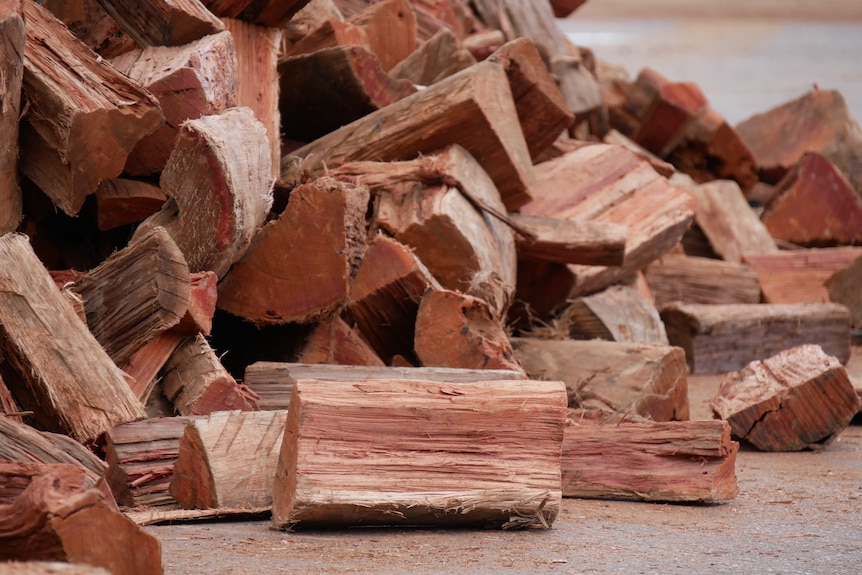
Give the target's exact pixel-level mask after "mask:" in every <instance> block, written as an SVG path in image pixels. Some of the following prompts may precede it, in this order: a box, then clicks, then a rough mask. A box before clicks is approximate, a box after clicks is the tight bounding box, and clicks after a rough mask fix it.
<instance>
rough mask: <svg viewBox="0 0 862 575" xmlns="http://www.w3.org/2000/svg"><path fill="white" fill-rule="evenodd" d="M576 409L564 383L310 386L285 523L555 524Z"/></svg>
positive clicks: (292, 426) (281, 509)
mask: <svg viewBox="0 0 862 575" xmlns="http://www.w3.org/2000/svg"><path fill="white" fill-rule="evenodd" d="M565 404H566V398H565V389H564V387H563V384H562V383H561V382H549V381H530V380H521V381H518V380H514V381H513V380H509V381H488V382H475V383H461V384H453V383H432V382H421V381H410V380H394V381H384V380H368V381H363V382H358V383H338V382H324V381H314V380H308V381H298V382H297V383H296V386H295V387H294V390H293V397H292V398H291V400H290V409H289V410H288V419H287V424H286V426H285V433H284V440H283V442H282V451H281V456H280V458H279V462H278V468H277V471H276V478H275V485H274V487H273V514H272V517H273V524H274V526H276V527H280V528H290V527H293V526H296V525H300V526H304V525H310V526H314V525H317V526H325V525H452V526H454V525H479V526H489V527H502V528H503V529H514V528H526V527H540V528H541V527H544V528H548V527H550V525H551V524H552V523H553V521H554V519H555V518H556V516H557V513H558V512H559V509H560V502H561V497H562V495H561V492H560V449H561V445H562V439H563V425H564V422H565V416H566V409H565Z"/></svg>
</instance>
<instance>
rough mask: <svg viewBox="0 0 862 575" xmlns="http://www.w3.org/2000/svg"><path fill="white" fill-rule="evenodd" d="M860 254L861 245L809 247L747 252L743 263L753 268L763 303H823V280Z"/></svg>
mask: <svg viewBox="0 0 862 575" xmlns="http://www.w3.org/2000/svg"><path fill="white" fill-rule="evenodd" d="M860 256H862V247H849V246H848V247H838V248H821V249H817V248H812V249H807V250H794V251H783V252H778V253H774V254H762V255H749V256H747V257H746V258H745V263H747V264H748V265H749V266H751V268H752V269H754V271H756V272H757V274H758V277H759V278H760V289H761V290H762V291H763V301H765V302H766V303H806V302H808V303H825V302H828V301H831V300H830V297H829V290H828V289H827V288H826V286H825V285H824V284H825V283H826V280H828V279H829V277H830V276H831V275H832V274H834V273H835V272H837V271H839V270H841V269H844V268H845V267H847V266H848V265H850V264H851V263H852V262H853V261H854V260H856V258H858V257H860Z"/></svg>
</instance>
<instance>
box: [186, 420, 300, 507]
mask: <svg viewBox="0 0 862 575" xmlns="http://www.w3.org/2000/svg"><path fill="white" fill-rule="evenodd" d="M286 417H287V412H286V411H219V412H215V413H212V414H210V415H209V416H207V417H202V418H196V419H193V420H189V421H188V422H187V423H186V427H185V431H184V432H183V436H182V437H181V438H180V442H179V456H178V457H177V460H176V463H174V471H173V477H172V478H171V484H170V493H171V495H173V497H174V498H175V499H176V500H177V502H178V503H179V505H180V507H182V508H184V509H195V508H198V509H210V508H219V507H223V508H228V509H234V508H242V507H253V508H259V507H269V506H270V505H272V484H273V480H274V478H275V468H276V464H277V463H278V454H279V452H280V451H281V439H282V435H283V434H284V422H285V419H286ZM228 437H229V438H230V439H229V440H228V439H226V438H228Z"/></svg>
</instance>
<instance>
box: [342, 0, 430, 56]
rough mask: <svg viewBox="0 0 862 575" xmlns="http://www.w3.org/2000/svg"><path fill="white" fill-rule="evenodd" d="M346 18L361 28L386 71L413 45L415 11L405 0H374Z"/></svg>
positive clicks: (409, 51) (409, 52) (411, 48)
mask: <svg viewBox="0 0 862 575" xmlns="http://www.w3.org/2000/svg"><path fill="white" fill-rule="evenodd" d="M348 21H349V22H350V23H351V24H354V25H356V26H358V27H359V28H361V29H362V30H363V31H364V32H365V37H366V38H367V39H368V46H369V47H370V48H371V52H373V53H374V54H375V55H376V56H377V58H378V59H379V60H380V65H381V66H382V67H383V69H384V70H385V71H386V72H388V71H390V70H391V69H392V68H394V67H395V65H396V64H398V63H399V62H401V61H402V60H404V58H406V57H407V56H409V55H410V54H411V53H413V50H415V49H416V15H415V14H414V13H413V7H412V6H411V5H410V2H409V1H408V0H378V1H376V2H373V3H370V4H368V6H367V7H366V8H365V9H363V10H362V11H361V12H359V13H357V14H354V15H353V16H351V17H350V18H349V19H348Z"/></svg>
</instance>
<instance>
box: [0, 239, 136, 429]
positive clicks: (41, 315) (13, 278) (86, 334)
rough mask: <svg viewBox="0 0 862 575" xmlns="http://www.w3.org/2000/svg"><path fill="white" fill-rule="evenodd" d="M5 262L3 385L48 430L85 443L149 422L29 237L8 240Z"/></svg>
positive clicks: (0, 270)
mask: <svg viewBox="0 0 862 575" xmlns="http://www.w3.org/2000/svg"><path fill="white" fill-rule="evenodd" d="M0 262H2V266H0V349H2V354H3V356H4V358H5V361H4V362H3V364H2V369H3V379H4V381H5V382H6V384H7V385H9V386H10V389H12V390H13V393H14V395H15V397H16V399H17V400H18V402H19V404H20V406H21V407H22V408H23V409H26V410H32V411H33V412H34V413H33V419H34V421H35V422H36V423H37V424H38V425H39V426H40V427H42V428H44V429H47V430H52V431H60V432H63V433H67V434H68V435H70V436H72V437H73V438H75V439H77V440H78V441H80V442H82V443H87V442H90V441H93V440H95V439H96V438H97V437H98V436H99V435H101V434H102V433H103V432H104V431H106V430H108V429H110V428H111V427H113V426H115V425H117V424H120V423H124V422H127V421H133V420H135V419H141V418H143V417H144V410H143V406H142V405H141V403H140V402H139V401H138V399H137V398H136V397H135V396H134V395H133V394H132V392H131V390H130V389H129V387H128V384H127V383H126V380H125V378H124V375H123V372H121V371H120V370H119V368H117V366H116V365H114V363H113V362H112V361H111V359H110V357H108V355H107V353H105V351H104V350H103V349H102V347H101V346H100V345H99V343H98V342H97V341H96V339H95V337H93V335H92V334H91V333H90V331H89V330H88V329H87V326H86V325H85V324H84V323H83V322H81V321H80V319H78V317H77V316H76V315H75V312H74V310H73V309H72V307H71V305H70V304H69V303H68V301H67V300H66V299H65V298H64V297H63V296H62V294H61V293H60V291H59V290H58V289H57V287H56V286H55V285H54V282H53V280H52V279H51V276H50V275H49V274H48V272H47V271H46V270H45V268H44V267H43V266H42V263H41V262H40V261H39V259H38V258H37V257H36V254H35V253H33V250H32V248H31V247H30V245H29V243H28V241H27V238H26V237H25V236H22V235H17V234H6V235H5V236H3V237H2V238H0ZM40 310H42V311H40ZM44 310H50V314H46V313H45V312H44ZM10 377H14V381H13V380H12V379H10Z"/></svg>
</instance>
